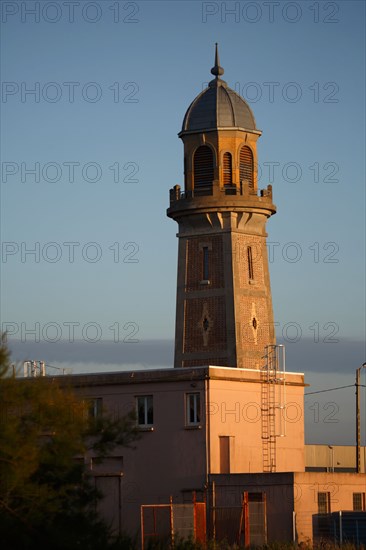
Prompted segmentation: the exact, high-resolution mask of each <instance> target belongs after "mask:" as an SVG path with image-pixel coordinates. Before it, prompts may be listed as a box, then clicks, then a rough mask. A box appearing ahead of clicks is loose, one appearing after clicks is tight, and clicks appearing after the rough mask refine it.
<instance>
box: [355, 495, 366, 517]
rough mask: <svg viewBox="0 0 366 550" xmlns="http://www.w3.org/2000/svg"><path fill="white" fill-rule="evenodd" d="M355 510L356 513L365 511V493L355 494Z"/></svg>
mask: <svg viewBox="0 0 366 550" xmlns="http://www.w3.org/2000/svg"><path fill="white" fill-rule="evenodd" d="M353 510H354V511H355V512H364V511H365V493H353Z"/></svg>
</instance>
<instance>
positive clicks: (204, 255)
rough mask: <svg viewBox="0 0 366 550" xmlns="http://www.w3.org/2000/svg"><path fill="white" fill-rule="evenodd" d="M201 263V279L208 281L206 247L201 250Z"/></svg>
mask: <svg viewBox="0 0 366 550" xmlns="http://www.w3.org/2000/svg"><path fill="white" fill-rule="evenodd" d="M202 254H203V263H202V279H203V280H204V281H208V279H209V269H208V246H204V247H203V248H202Z"/></svg>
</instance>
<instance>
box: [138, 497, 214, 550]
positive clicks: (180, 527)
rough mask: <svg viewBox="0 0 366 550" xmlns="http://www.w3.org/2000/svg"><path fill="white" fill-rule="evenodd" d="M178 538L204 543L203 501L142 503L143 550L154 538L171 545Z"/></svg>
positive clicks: (204, 519)
mask: <svg viewBox="0 0 366 550" xmlns="http://www.w3.org/2000/svg"><path fill="white" fill-rule="evenodd" d="M177 538H182V539H188V538H191V539H193V540H195V541H198V542H202V543H205V542H206V504H205V503H204V502H193V503H192V504H173V502H170V504H144V505H142V506H141V546H142V550H144V549H145V548H148V546H149V545H153V543H154V542H155V541H159V542H161V543H165V546H166V547H167V548H169V547H173V546H174V541H175V539H177Z"/></svg>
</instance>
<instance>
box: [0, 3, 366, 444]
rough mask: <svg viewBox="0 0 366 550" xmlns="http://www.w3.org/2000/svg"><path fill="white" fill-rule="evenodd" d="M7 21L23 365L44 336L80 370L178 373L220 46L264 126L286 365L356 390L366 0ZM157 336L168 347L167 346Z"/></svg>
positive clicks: (5, 273)
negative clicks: (186, 155)
mask: <svg viewBox="0 0 366 550" xmlns="http://www.w3.org/2000/svg"><path fill="white" fill-rule="evenodd" d="M71 4H72V5H71ZM1 8H2V21H3V23H2V38H1V46H2V58H1V67H2V80H3V88H2V98H1V114H2V121H3V122H2V135H1V137H2V145H1V158H2V179H1V199H2V204H1V214H2V221H1V239H2V265H1V275H2V287H1V321H2V326H3V328H4V327H5V328H8V330H9V333H11V332H13V335H12V336H10V337H9V341H10V342H11V346H12V349H13V350H14V358H15V359H18V360H21V359H23V358H24V357H25V356H26V355H27V356H28V355H30V354H31V353H33V350H34V349H35V348H34V347H32V345H35V340H36V339H38V333H39V340H40V343H39V344H40V346H41V347H40V348H38V347H37V354H42V355H43V356H42V357H38V356H37V357H36V358H38V359H45V360H46V362H49V363H50V364H53V365H55V366H64V365H68V366H69V367H70V366H71V367H72V368H73V369H74V372H77V371H80V370H85V369H89V370H90V369H93V370H97V369H106V368H109V369H111V368H120V367H121V366H124V368H127V366H129V367H130V366H134V365H135V366H136V367H137V366H140V367H141V366H143V367H144V366H145V367H149V366H157V365H158V364H159V357H160V363H161V365H162V366H168V365H169V361H170V360H169V357H171V358H172V345H171V341H172V339H173V337H174V321H175V286H176V257H177V239H176V236H175V234H176V226H175V224H174V222H172V221H171V220H169V219H168V218H167V217H166V214H165V211H166V208H167V206H168V198H169V188H170V187H172V186H173V185H175V184H177V183H179V184H181V183H182V174H183V155H182V152H183V147H182V143H181V142H180V140H179V139H178V137H177V133H178V132H179V131H180V128H181V123H182V120H183V116H184V113H185V111H186V109H187V107H188V105H189V104H190V102H191V101H192V100H193V98H194V97H195V96H196V95H197V94H198V93H199V92H200V91H201V90H202V88H203V86H204V85H205V83H206V82H207V81H208V80H210V78H211V75H210V68H211V67H212V65H213V53H214V43H215V42H219V47H220V57H221V64H222V66H223V67H224V69H225V75H224V79H225V80H226V81H227V82H228V84H229V85H230V86H231V87H232V88H234V89H236V90H237V91H239V92H240V93H241V94H242V96H243V97H244V98H245V99H246V100H248V102H249V103H250V105H251V107H252V109H253V111H254V114H255V117H256V121H257V126H258V127H259V128H260V129H261V130H262V131H263V135H262V137H261V138H260V140H259V145H258V154H259V163H260V170H261V179H260V185H261V187H265V186H266V185H267V184H268V183H273V191H274V201H275V203H276V205H277V208H278V213H277V214H276V216H274V217H273V218H272V219H271V220H269V223H268V233H269V236H268V241H269V246H270V249H271V251H272V258H271V260H272V261H271V263H270V272H271V285H272V293H273V303H274V312H275V319H276V322H277V323H278V325H277V334H278V337H279V339H280V340H281V341H284V343H285V344H286V345H287V347H288V348H291V351H290V353H289V357H290V359H291V364H288V369H289V370H292V371H296V370H305V372H306V374H307V376H308V378H307V380H308V381H311V384H312V386H313V388H312V389H314V390H316V389H323V388H329V387H334V386H338V385H346V384H352V383H353V381H354V380H353V379H354V371H355V369H356V368H357V367H358V366H359V365H360V364H362V362H363V361H364V360H365V356H364V349H365V348H364V343H363V342H364V334H365V294H364V292H365V242H364V235H365V183H364V182H365V166H364V151H365V137H364V136H365V111H364V103H365V72H364V66H365V59H364V51H365V31H364V27H365V4H364V2H350V1H347V2H307V1H302V2H198V1H194V2H189V1H188V2H187V1H185V2H154V1H149V2H118V1H109V0H105V1H99V2H83V1H82V0H80V1H79V2H75V3H65V2H61V1H60V2H32V1H28V2H13V1H9V2H2V6H1ZM32 10H33V12H35V13H33V14H32V13H31V11H32ZM32 89H33V90H35V93H33V94H32V93H27V91H29V90H32ZM32 168H33V170H35V172H36V175H34V174H32V173H30V172H29V171H28V172H27V170H31V169H32ZM36 179H37V180H39V181H35V180H36ZM272 179H273V181H272ZM115 180H116V181H115ZM65 243H66V244H65ZM32 249H33V250H35V253H34V254H31V253H27V251H29V250H32ZM37 323H38V324H37ZM33 329H34V330H35V334H34V333H33V334H32V330H33ZM115 339H117V340H118V342H114V340H115ZM136 339H137V340H139V342H131V340H136ZM19 340H21V341H20V342H19ZM52 340H55V342H54V343H52ZM56 340H57V342H56ZM70 340H75V341H78V342H79V345H78V346H76V345H75V342H70ZM151 340H157V341H159V342H162V344H161V346H160V347H158V348H154V350H155V351H154V352H152V351H151V350H152V349H153V348H148V346H147V343H148V342H150V341H151ZM62 341H66V344H67V345H68V352H67V353H65V348H63V347H62V346H61V347H60V343H62ZM104 342H105V345H104ZM108 342H109V343H108ZM102 343H103V346H102ZM46 344H47V345H46ZM49 344H52V346H50V345H49ZM66 344H65V345H66ZM145 344H146V345H145ZM37 345H38V344H37ZM42 345H43V347H42ZM98 346H99V347H98ZM146 346H147V347H146ZM156 349H158V352H156ZM51 350H52V351H51ZM101 350H103V354H102V357H100V351H101ZM131 350H133V351H131ZM159 353H160V354H161V355H159ZM96 357H98V360H96ZM152 358H153V359H152ZM307 358H308V360H307ZM345 391H346V392H347V391H350V392H351V394H352V395H351V396H348V394H347V396H348V397H347V398H344V405H343V410H344V411H346V409H347V406H348V405H349V407H351V404H352V406H353V393H352V392H353V391H354V390H353V389H352V388H351V390H345ZM324 395H325V396H326V398H327V399H328V401H329V402H330V401H334V400H335V399H337V400H338V401H339V402H341V401H342V399H343V398H341V393H339V392H338V393H337V392H336V393H333V392H330V393H325V394H324ZM342 395H346V394H342ZM347 399H348V400H347ZM342 403H343V401H342ZM347 404H348V405H347ZM345 414H346V413H345ZM342 418H343V417H342ZM344 422H345V426H346V425H347V422H350V418H348V417H347V416H345V417H344ZM338 427H339V426H338ZM318 428H319V426H315V427H314V426H313V429H314V430H313V432H314V434H316V432H317V430H318ZM323 428H324V426H323ZM325 428H326V429H327V430H328V429H329V428H330V427H329V426H325ZM314 437H315V435H314ZM319 437H320V436H319Z"/></svg>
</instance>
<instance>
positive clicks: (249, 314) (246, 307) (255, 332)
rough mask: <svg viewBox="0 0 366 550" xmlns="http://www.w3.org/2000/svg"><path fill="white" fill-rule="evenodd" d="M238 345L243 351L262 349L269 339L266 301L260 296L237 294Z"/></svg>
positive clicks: (269, 341)
mask: <svg viewBox="0 0 366 550" xmlns="http://www.w3.org/2000/svg"><path fill="white" fill-rule="evenodd" d="M238 300H239V317H240V319H239V322H240V346H241V348H242V349H243V350H244V351H251V350H253V351H256V350H258V351H259V350H262V349H264V347H265V346H267V345H268V344H271V343H272V341H271V340H270V326H269V315H268V307H269V305H268V301H267V299H266V298H264V297H263V298H262V297H258V296H257V297H255V298H253V297H251V296H239V297H238Z"/></svg>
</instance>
